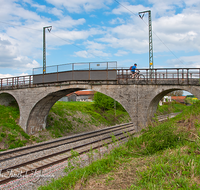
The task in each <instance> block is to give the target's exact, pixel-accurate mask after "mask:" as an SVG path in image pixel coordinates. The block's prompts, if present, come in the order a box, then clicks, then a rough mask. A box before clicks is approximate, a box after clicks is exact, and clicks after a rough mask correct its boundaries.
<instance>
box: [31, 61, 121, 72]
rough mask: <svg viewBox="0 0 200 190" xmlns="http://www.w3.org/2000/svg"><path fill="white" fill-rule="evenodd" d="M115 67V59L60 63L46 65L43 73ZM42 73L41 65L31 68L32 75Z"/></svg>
mask: <svg viewBox="0 0 200 190" xmlns="http://www.w3.org/2000/svg"><path fill="white" fill-rule="evenodd" d="M109 69H117V62H116V61H109V62H88V63H68V64H62V65H53V66H48V67H46V70H45V73H46V74H50V73H59V72H65V71H79V70H89V71H91V70H109ZM39 74H43V67H38V68H34V69H33V75H39Z"/></svg>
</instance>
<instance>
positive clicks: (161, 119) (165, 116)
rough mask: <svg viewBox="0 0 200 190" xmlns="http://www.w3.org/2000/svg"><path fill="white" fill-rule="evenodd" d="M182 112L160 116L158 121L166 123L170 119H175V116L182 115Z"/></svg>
mask: <svg viewBox="0 0 200 190" xmlns="http://www.w3.org/2000/svg"><path fill="white" fill-rule="evenodd" d="M180 113H181V112H177V113H170V114H166V115H160V116H158V117H157V119H158V121H164V120H166V119H168V118H169V119H170V118H173V117H175V116H177V115H178V114H180Z"/></svg>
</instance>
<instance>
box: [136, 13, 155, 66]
mask: <svg viewBox="0 0 200 190" xmlns="http://www.w3.org/2000/svg"><path fill="white" fill-rule="evenodd" d="M145 13H148V16H149V69H153V68H154V66H153V40H152V22H151V10H148V11H142V12H139V13H138V14H139V17H140V18H141V19H143V17H144V14H145Z"/></svg>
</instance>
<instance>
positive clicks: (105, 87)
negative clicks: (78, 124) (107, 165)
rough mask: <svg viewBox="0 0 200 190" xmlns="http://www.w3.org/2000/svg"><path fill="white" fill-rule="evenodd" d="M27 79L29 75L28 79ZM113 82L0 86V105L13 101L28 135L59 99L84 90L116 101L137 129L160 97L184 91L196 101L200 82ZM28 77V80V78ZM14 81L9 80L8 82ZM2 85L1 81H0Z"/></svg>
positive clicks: (121, 79) (41, 124) (37, 128)
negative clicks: (89, 90)
mask: <svg viewBox="0 0 200 190" xmlns="http://www.w3.org/2000/svg"><path fill="white" fill-rule="evenodd" d="M28 77H30V76H28ZM117 77H118V78H117V79H116V80H113V79H112V80H104V81H92V80H88V81H85V80H84V81H80V80H79V81H68V82H66V81H65V82H59V83H57V82H56V83H48V84H39V85H32V84H31V82H29V84H28V85H22V86H16V84H17V85H18V83H12V84H15V86H14V85H12V86H11V88H8V87H7V86H5V87H3V86H1V85H0V104H1V105H9V103H10V102H12V101H13V100H16V101H17V103H18V106H19V111H20V119H19V125H20V126H21V127H22V128H23V130H24V131H25V132H26V133H28V134H34V133H35V132H37V131H40V130H42V129H45V127H46V120H47V116H48V113H49V111H50V109H51V107H52V106H53V105H54V103H55V102H57V101H58V100H59V99H60V98H62V97H63V96H65V95H67V94H69V93H72V92H75V91H78V90H85V89H92V90H94V91H98V92H101V93H103V94H106V95H108V96H110V97H112V98H113V99H115V100H116V101H118V102H119V103H120V104H121V105H122V106H123V107H124V108H125V110H126V111H127V112H128V113H129V116H130V118H131V120H132V122H133V124H134V125H135V126H136V128H137V130H140V129H141V128H144V127H146V125H147V123H148V121H150V119H151V118H152V117H153V115H154V113H155V112H156V109H157V105H158V103H159V101H160V100H161V99H162V97H163V96H165V95H166V94H168V93H170V92H172V91H175V90H185V91H188V92H190V93H192V94H194V95H195V96H196V97H197V98H198V99H200V83H199V79H198V78H178V79H174V78H168V79H167V78H164V79H161V78H157V77H154V78H151V79H150V78H147V77H146V79H145V81H144V80H142V81H141V80H137V79H136V80H132V79H130V78H126V77H125V78H124V76H122V75H121V74H120V77H119V76H117ZM30 78H31V77H30ZM14 80H18V79H12V81H14ZM0 82H1V84H2V79H0Z"/></svg>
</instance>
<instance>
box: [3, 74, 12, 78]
mask: <svg viewBox="0 0 200 190" xmlns="http://www.w3.org/2000/svg"><path fill="white" fill-rule="evenodd" d="M10 77H13V75H11V74H0V78H10Z"/></svg>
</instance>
